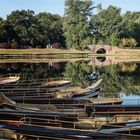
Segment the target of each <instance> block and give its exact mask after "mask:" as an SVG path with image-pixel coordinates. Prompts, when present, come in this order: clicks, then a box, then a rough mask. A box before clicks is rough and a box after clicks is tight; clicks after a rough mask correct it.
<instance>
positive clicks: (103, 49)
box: [95, 48, 107, 54]
mask: <svg viewBox="0 0 140 140" xmlns="http://www.w3.org/2000/svg"><path fill="white" fill-rule="evenodd" d="M95 53H97V54H106V53H107V50H106V49H105V48H99V49H97V50H96V51H95Z"/></svg>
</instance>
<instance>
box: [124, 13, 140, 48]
mask: <svg viewBox="0 0 140 140" xmlns="http://www.w3.org/2000/svg"><path fill="white" fill-rule="evenodd" d="M123 23H124V25H125V26H124V34H123V37H125V38H134V39H135V40H136V42H138V44H137V46H139V45H140V12H129V11H128V12H126V13H125V14H124V15H123Z"/></svg>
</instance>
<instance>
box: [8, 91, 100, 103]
mask: <svg viewBox="0 0 140 140" xmlns="http://www.w3.org/2000/svg"><path fill="white" fill-rule="evenodd" d="M99 93H100V89H96V90H94V91H92V92H90V93H85V94H83V95H79V96H75V97H72V98H73V99H74V98H78V99H84V98H88V97H97V96H98V94H99ZM49 95H50V96H51V95H52V94H49ZM54 95H58V93H56V94H54ZM37 97H38V98H37ZM47 98H48V97H47V96H36V97H35V96H17V97H16V96H10V99H12V100H14V101H16V102H17V103H32V104H46V103H47V102H48V101H49V100H48V99H47Z"/></svg>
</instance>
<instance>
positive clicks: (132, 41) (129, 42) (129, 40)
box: [119, 38, 137, 48]
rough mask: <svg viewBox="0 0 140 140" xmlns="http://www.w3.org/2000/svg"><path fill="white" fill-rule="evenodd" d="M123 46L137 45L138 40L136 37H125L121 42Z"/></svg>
mask: <svg viewBox="0 0 140 140" xmlns="http://www.w3.org/2000/svg"><path fill="white" fill-rule="evenodd" d="M119 46H120V47H121V48H125V47H136V46H137V41H136V40H135V39H134V38H123V39H122V40H121V42H120V44H119Z"/></svg>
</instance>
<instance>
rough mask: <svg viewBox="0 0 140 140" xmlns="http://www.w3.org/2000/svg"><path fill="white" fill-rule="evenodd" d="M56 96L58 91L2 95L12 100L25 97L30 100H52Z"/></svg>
mask: <svg viewBox="0 0 140 140" xmlns="http://www.w3.org/2000/svg"><path fill="white" fill-rule="evenodd" d="M2 93H4V92H2ZM57 94H58V91H49V92H38V91H37V92H26V91H25V92H19V91H18V92H12V93H9V92H8V93H7V92H6V93H4V95H5V96H7V97H9V98H11V99H12V98H14V99H16V98H22V99H23V98H26V97H29V98H31V97H33V98H35V97H36V98H37V97H38V98H41V97H42V98H43V97H44V98H53V97H55V96H56V95H57Z"/></svg>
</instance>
